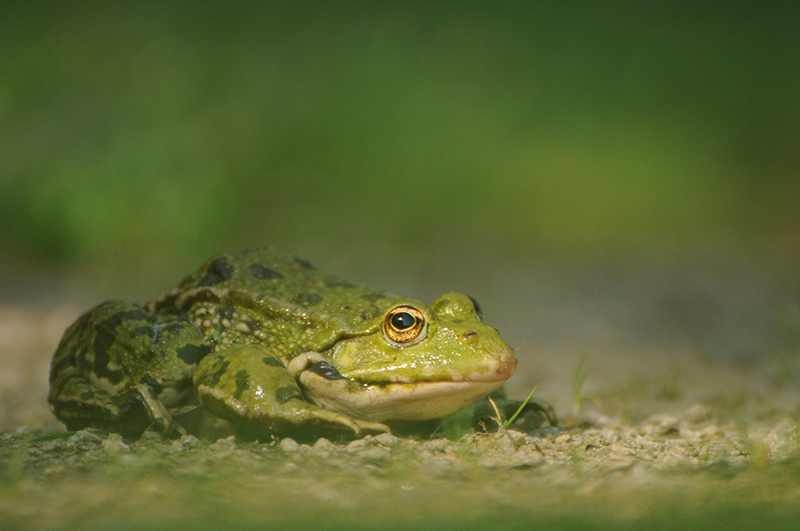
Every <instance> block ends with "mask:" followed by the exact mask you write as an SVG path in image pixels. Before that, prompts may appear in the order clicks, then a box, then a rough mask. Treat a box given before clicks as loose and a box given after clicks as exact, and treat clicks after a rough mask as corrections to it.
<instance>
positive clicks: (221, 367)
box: [202, 356, 231, 387]
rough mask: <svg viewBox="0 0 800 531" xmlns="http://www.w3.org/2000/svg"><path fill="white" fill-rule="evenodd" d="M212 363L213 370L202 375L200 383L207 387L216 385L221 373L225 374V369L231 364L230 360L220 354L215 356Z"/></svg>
mask: <svg viewBox="0 0 800 531" xmlns="http://www.w3.org/2000/svg"><path fill="white" fill-rule="evenodd" d="M213 363H214V365H213V372H210V373H206V374H204V375H203V377H202V383H203V384H205V385H207V386H209V387H216V386H217V384H218V383H219V379H220V378H222V375H223V374H225V371H227V370H228V366H229V365H230V364H231V362H230V361H228V360H226V359H225V358H223V357H222V356H217V357H216V359H215V360H214V362H213Z"/></svg>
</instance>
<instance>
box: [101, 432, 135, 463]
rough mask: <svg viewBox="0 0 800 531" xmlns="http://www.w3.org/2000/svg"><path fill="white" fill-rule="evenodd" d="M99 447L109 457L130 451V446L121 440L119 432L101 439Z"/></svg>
mask: <svg viewBox="0 0 800 531" xmlns="http://www.w3.org/2000/svg"><path fill="white" fill-rule="evenodd" d="M101 447H102V448H103V449H104V450H105V451H106V452H107V453H108V455H109V457H116V456H118V455H120V454H124V453H128V452H130V451H131V447H130V446H128V445H127V444H125V443H124V442H122V435H120V434H119V433H112V434H110V435H109V436H108V437H107V438H106V440H104V441H103V443H102V444H101Z"/></svg>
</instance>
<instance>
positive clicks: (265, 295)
mask: <svg viewBox="0 0 800 531" xmlns="http://www.w3.org/2000/svg"><path fill="white" fill-rule="evenodd" d="M481 318H482V317H481V310H480V307H479V306H478V304H477V303H476V302H475V300H473V299H472V298H470V297H468V296H466V295H462V294H460V293H448V294H445V295H442V296H441V297H440V298H439V299H437V300H436V301H435V302H434V303H433V304H431V305H430V306H426V305H424V304H422V303H420V302H418V301H416V300H413V299H410V298H406V297H400V296H397V295H393V294H390V293H386V292H383V291H375V290H372V289H369V288H366V287H362V286H359V285H356V284H353V283H350V282H347V281H345V280H342V279H340V278H338V277H336V276H334V275H332V274H329V273H326V272H324V271H321V270H320V269H317V268H315V267H314V266H312V265H311V264H310V263H309V262H307V261H305V260H303V259H300V258H297V257H295V256H292V255H288V254H284V253H281V252H278V251H275V250H273V249H271V248H263V249H256V250H251V251H244V252H240V253H235V254H222V255H219V256H216V257H214V258H212V259H211V260H209V261H208V262H207V263H206V264H205V265H203V266H202V267H201V268H200V269H199V270H198V271H196V272H195V273H193V274H191V275H189V276H188V277H186V278H185V279H184V280H183V281H182V282H181V283H180V285H179V286H178V287H177V288H175V289H172V290H170V291H167V292H165V293H163V294H161V295H159V296H158V297H156V298H155V299H153V300H152V301H150V302H149V303H147V304H146V305H145V306H140V305H138V304H134V303H130V302H123V301H109V302H105V303H103V304H100V305H99V306H97V307H95V308H93V309H91V310H89V311H88V312H86V313H85V314H84V315H82V316H81V317H80V318H78V320H77V321H76V322H75V323H73V324H72V326H70V327H69V328H68V329H67V330H66V332H65V333H64V336H63V338H62V339H61V342H60V344H59V345H58V348H57V350H56V352H55V355H54V357H53V362H52V366H51V370H50V395H49V402H50V406H51V409H52V411H53V413H54V414H55V416H56V417H57V418H58V419H59V420H61V421H62V422H63V423H64V424H65V425H66V426H67V429H69V430H77V429H82V428H86V427H96V428H106V429H110V430H113V431H118V432H120V433H123V434H126V435H129V436H138V435H140V434H142V433H143V432H144V431H146V430H148V429H149V430H154V431H157V432H160V433H162V434H167V435H177V434H182V433H186V432H187V431H188V432H189V433H194V432H195V431H198V430H200V429H201V428H200V427H199V426H208V425H209V423H211V424H213V425H215V426H216V427H219V425H220V423H222V424H223V425H225V426H228V427H229V428H230V429H231V430H232V431H233V433H236V434H237V435H243V436H246V437H248V438H251V439H265V438H269V437H271V436H294V437H301V438H302V437H314V436H317V437H319V436H322V435H325V436H328V435H329V434H331V433H333V434H336V433H338V434H340V435H345V436H352V437H360V436H363V435H365V434H378V433H382V432H389V431H390V425H392V424H393V423H398V422H400V423H402V422H405V421H425V420H428V419H437V418H441V417H444V416H447V415H450V414H452V413H455V412H457V411H459V410H460V409H463V408H464V407H466V406H467V405H469V404H471V403H472V402H474V401H475V400H476V399H478V398H479V397H481V396H483V395H486V394H488V393H491V392H492V391H494V390H496V389H498V388H499V387H501V386H502V385H503V383H504V382H505V381H506V380H507V379H508V378H509V377H510V376H511V375H512V374H513V373H514V370H515V368H516V364H517V361H516V359H515V357H514V353H513V352H512V350H511V348H510V347H509V346H508V345H506V343H504V342H503V340H502V339H500V336H499V334H498V332H497V331H496V330H495V329H494V328H491V327H489V326H487V325H485V324H483V322H482V320H481ZM198 412H199V413H198Z"/></svg>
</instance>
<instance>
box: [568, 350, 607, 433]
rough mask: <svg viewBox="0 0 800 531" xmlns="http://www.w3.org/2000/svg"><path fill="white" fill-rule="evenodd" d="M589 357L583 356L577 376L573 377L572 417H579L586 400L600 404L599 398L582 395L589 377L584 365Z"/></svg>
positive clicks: (587, 355)
mask: <svg viewBox="0 0 800 531" xmlns="http://www.w3.org/2000/svg"><path fill="white" fill-rule="evenodd" d="M588 357H589V354H588V353H586V354H584V355H583V356H581V361H580V363H578V368H577V369H575V374H573V375H572V416H573V417H577V416H578V414H579V413H580V410H581V403H583V402H585V401H586V400H591V401H593V402H594V403H596V404H600V403H601V401H600V397H597V396H585V395H583V394H581V390H582V389H583V384H584V382H585V381H586V377H587V376H588V375H589V371H585V370H583V364H584V363H586V359H587V358H588Z"/></svg>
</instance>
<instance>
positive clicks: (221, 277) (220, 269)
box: [198, 256, 236, 286]
mask: <svg viewBox="0 0 800 531" xmlns="http://www.w3.org/2000/svg"><path fill="white" fill-rule="evenodd" d="M235 272H236V268H235V267H234V266H233V264H231V263H230V262H228V259H227V258H225V257H224V256H222V257H220V258H217V259H216V260H214V261H213V262H211V264H209V266H208V269H206V273H205V275H203V278H202V279H200V282H199V283H198V285H199V286H216V285H217V284H220V283H222V282H225V281H226V280H228V279H229V278H231V277H232V276H233V274H234V273H235Z"/></svg>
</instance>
